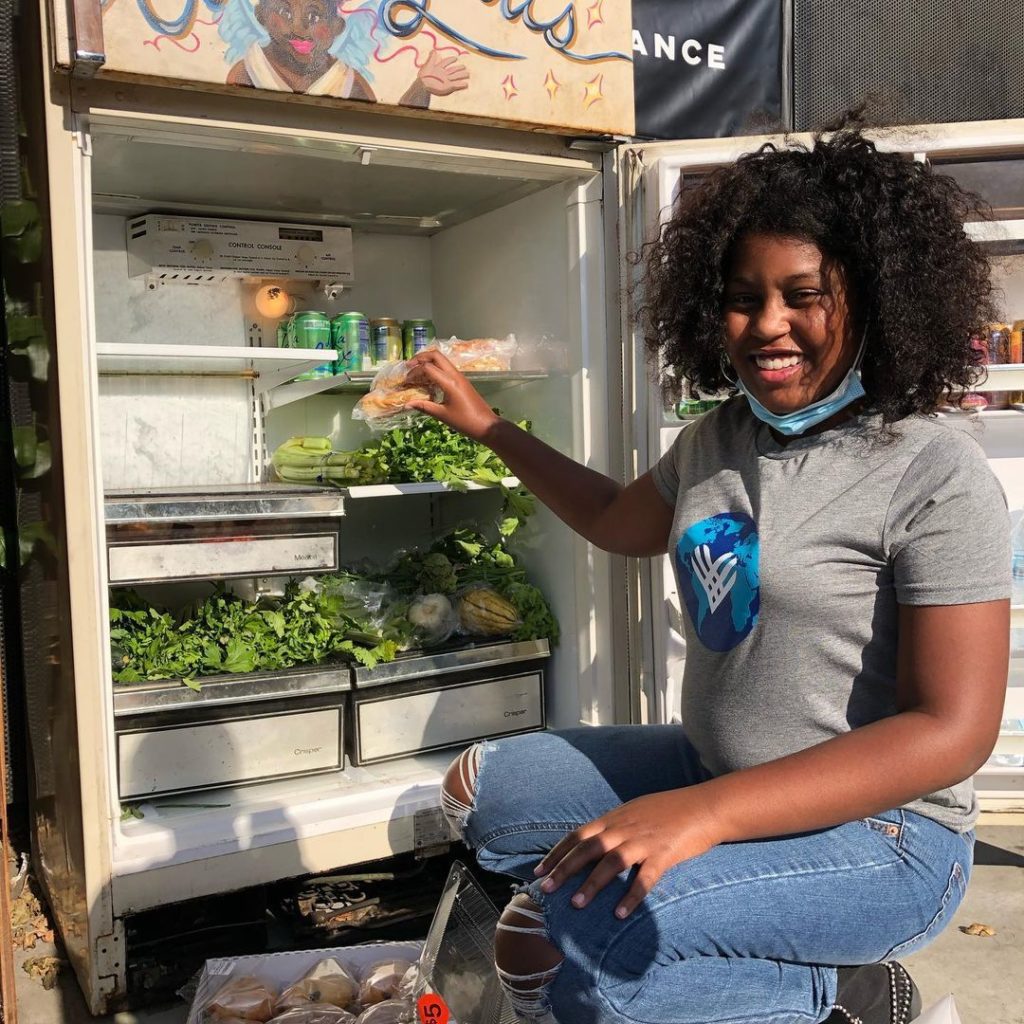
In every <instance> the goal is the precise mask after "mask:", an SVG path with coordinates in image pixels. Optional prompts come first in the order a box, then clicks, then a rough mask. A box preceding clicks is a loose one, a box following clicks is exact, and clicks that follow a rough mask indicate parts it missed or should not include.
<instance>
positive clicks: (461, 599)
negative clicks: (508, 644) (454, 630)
mask: <svg viewBox="0 0 1024 1024" xmlns="http://www.w3.org/2000/svg"><path fill="white" fill-rule="evenodd" d="M455 610H456V612H457V614H458V617H459V630H460V632H462V633H465V634H466V635H467V636H475V637H502V636H508V635H509V634H511V633H514V632H515V631H516V630H517V629H518V628H519V627H520V626H521V625H522V624H523V621H522V619H521V618H520V617H519V612H518V611H517V610H516V607H515V605H514V604H512V602H511V601H509V600H508V598H505V597H502V596H501V594H499V593H498V591H497V590H495V589H494V587H490V586H488V585H487V584H485V583H477V584H473V585H472V586H470V587H466V589H465V590H463V591H461V592H460V593H459V595H458V598H457V601H456V605H455Z"/></svg>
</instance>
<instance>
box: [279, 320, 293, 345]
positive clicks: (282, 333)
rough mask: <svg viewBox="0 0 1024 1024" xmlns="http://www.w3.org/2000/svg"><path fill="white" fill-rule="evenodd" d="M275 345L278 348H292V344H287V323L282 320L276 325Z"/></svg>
mask: <svg viewBox="0 0 1024 1024" xmlns="http://www.w3.org/2000/svg"><path fill="white" fill-rule="evenodd" d="M277 347H278V348H292V347H293V346H291V345H289V344H288V324H287V323H286V322H285V321H284V320H282V321H281V322H280V323H279V324H278V325H277Z"/></svg>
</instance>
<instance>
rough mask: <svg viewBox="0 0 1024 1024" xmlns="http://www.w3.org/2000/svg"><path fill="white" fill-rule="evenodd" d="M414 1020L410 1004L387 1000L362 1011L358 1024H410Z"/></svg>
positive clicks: (414, 1013)
mask: <svg viewBox="0 0 1024 1024" xmlns="http://www.w3.org/2000/svg"><path fill="white" fill-rule="evenodd" d="M415 1019H416V1011H415V1010H414V1009H413V1005H412V1003H409V1002H406V1001H405V1000H404V999H402V1000H388V1002H386V1003H377V1004H376V1005H375V1006H371V1007H370V1008H369V1009H368V1010H364V1011H363V1013H362V1015H361V1016H360V1018H359V1021H358V1024H411V1022H412V1021H414V1020H415Z"/></svg>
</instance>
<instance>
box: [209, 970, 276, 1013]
mask: <svg viewBox="0 0 1024 1024" xmlns="http://www.w3.org/2000/svg"><path fill="white" fill-rule="evenodd" d="M276 999H277V993H276V992H275V991H274V990H273V989H272V988H270V986H268V985H266V984H265V983H264V982H262V981H260V979H259V978H254V977H252V976H250V975H247V974H243V975H240V976H239V977H237V978H230V979H229V980H228V982H227V984H226V985H224V986H222V987H221V988H220V989H218V991H217V994H216V995H215V996H214V997H213V998H212V999H211V1000H210V1001H209V1002H208V1003H207V1004H206V1006H205V1007H204V1008H203V1010H204V1013H205V1014H206V1019H207V1020H209V1021H211V1022H215V1024H226V1022H228V1021H232V1020H244V1021H254V1020H255V1021H260V1022H263V1024H265V1022H266V1021H268V1020H270V1018H271V1017H273V1016H274V1003H275V1001H276Z"/></svg>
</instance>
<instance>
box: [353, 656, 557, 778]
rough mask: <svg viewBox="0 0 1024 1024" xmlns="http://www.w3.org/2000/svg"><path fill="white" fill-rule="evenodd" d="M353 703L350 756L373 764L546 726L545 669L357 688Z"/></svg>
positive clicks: (357, 762)
mask: <svg viewBox="0 0 1024 1024" xmlns="http://www.w3.org/2000/svg"><path fill="white" fill-rule="evenodd" d="M350 707H351V712H350V729H349V731H350V738H349V760H350V761H351V762H352V763H353V764H354V765H364V764H374V763H376V762H379V761H388V760H391V759H394V758H402V757H408V756H409V755H412V754H418V753H423V752H425V751H428V750H440V749H442V748H444V747H457V746H462V745H464V744H467V743H472V742H473V741H474V740H479V739H483V738H485V737H488V738H493V737H496V736H510V735H513V734H515V733H522V732H534V731H536V730H538V729H543V728H544V724H545V713H544V670H543V669H542V668H540V667H537V668H535V669H534V670H532V671H523V672H521V673H520V674H518V675H513V676H505V677H501V678H484V679H481V678H464V679H462V680H459V681H458V682H445V681H438V680H436V679H424V680H420V681H416V682H409V683H399V684H397V685H395V686H394V687H391V688H388V689H371V690H368V691H361V690H354V691H353V692H352V694H351V703H350Z"/></svg>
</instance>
